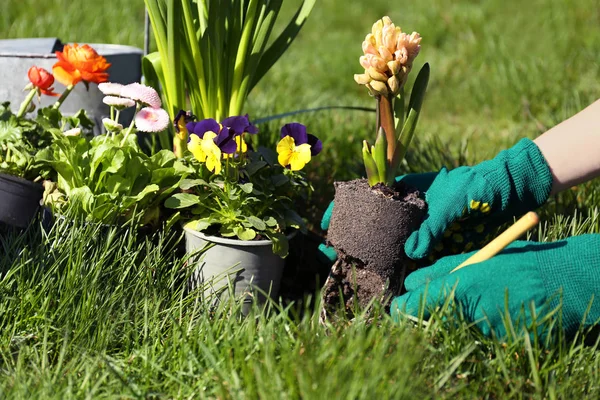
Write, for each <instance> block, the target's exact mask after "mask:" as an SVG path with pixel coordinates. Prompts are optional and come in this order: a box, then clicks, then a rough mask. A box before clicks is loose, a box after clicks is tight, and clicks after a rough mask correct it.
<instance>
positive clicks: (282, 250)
mask: <svg viewBox="0 0 600 400" xmlns="http://www.w3.org/2000/svg"><path fill="white" fill-rule="evenodd" d="M267 236H268V237H269V239H271V241H272V242H273V253H275V254H277V255H278V256H279V257H281V258H285V257H286V256H287V255H288V251H289V243H288V239H287V237H285V235H284V234H282V233H271V234H268V235H267Z"/></svg>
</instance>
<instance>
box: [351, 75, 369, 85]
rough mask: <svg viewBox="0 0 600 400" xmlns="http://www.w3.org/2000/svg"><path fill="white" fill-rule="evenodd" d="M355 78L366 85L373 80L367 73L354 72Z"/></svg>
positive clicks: (360, 83) (357, 81)
mask: <svg viewBox="0 0 600 400" xmlns="http://www.w3.org/2000/svg"><path fill="white" fill-rule="evenodd" d="M354 80H355V81H356V83H358V84H359V85H366V84H367V83H369V82H371V77H370V76H369V75H367V74H354Z"/></svg>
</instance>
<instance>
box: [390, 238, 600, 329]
mask: <svg viewBox="0 0 600 400" xmlns="http://www.w3.org/2000/svg"><path fill="white" fill-rule="evenodd" d="M471 255H472V253H468V254H460V255H455V256H449V257H445V258H442V259H440V260H439V261H438V262H436V263H435V264H434V265H432V266H431V267H427V268H423V269H420V270H418V271H415V272H413V273H412V274H410V275H409V276H408V277H407V278H406V281H405V282H404V285H405V286H406V290H407V293H405V294H404V295H402V296H399V297H396V298H395V299H394V300H393V301H392V305H391V308H390V313H391V315H392V317H393V318H394V319H395V320H398V319H399V318H401V312H405V313H407V314H410V315H413V316H418V315H419V311H422V312H423V313H424V314H423V317H424V318H429V316H430V310H431V309H432V308H434V307H436V306H441V305H443V304H444V301H445V300H446V298H447V296H449V295H451V291H452V290H453V289H454V294H453V295H454V301H455V303H456V304H457V305H458V306H459V308H460V309H462V312H463V315H464V316H465V318H466V319H467V320H469V321H471V322H476V323H477V326H478V327H479V328H480V329H481V331H482V333H483V334H485V335H490V334H491V331H492V330H493V331H494V333H495V334H496V336H497V337H504V336H505V334H506V330H505V326H504V322H503V317H504V315H506V314H505V312H506V308H505V299H506V295H508V299H507V305H508V309H507V311H508V314H509V315H510V317H511V320H512V321H513V324H515V328H516V329H520V327H522V326H524V324H529V323H530V322H531V311H530V303H531V302H533V303H534V304H535V314H536V319H537V320H538V321H540V320H541V319H542V318H543V317H544V316H545V315H547V314H548V313H549V312H551V311H552V310H553V309H555V308H556V307H557V306H558V305H559V304H560V302H561V295H560V291H561V290H562V328H563V330H564V331H565V333H566V334H567V336H572V335H573V334H574V333H575V332H576V331H577V329H578V328H579V326H580V324H581V322H582V321H583V318H584V314H585V312H586V310H587V307H588V305H589V303H590V301H591V300H592V298H593V297H594V295H595V298H594V299H593V303H592V306H591V309H590V311H589V314H588V315H587V317H586V320H585V323H584V325H586V326H591V325H593V324H595V323H598V322H599V319H600V296H599V294H600V235H598V234H595V235H582V236H576V237H572V238H569V239H567V240H563V241H558V242H551V243H536V242H514V243H512V244H511V245H510V246H508V247H507V248H506V249H505V250H504V251H502V252H501V253H500V254H498V255H497V256H495V257H493V258H491V259H489V260H487V261H483V262H481V263H477V264H473V265H468V266H466V267H464V268H462V269H460V270H458V271H456V272H454V273H452V274H450V271H451V270H453V269H454V268H455V267H457V266H458V265H460V264H461V263H462V262H463V261H464V260H466V259H467V258H469V257H470V256H471ZM421 306H423V307H424V308H423V307H421ZM523 317H524V318H523Z"/></svg>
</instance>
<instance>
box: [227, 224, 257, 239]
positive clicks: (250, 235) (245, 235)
mask: <svg viewBox="0 0 600 400" xmlns="http://www.w3.org/2000/svg"><path fill="white" fill-rule="evenodd" d="M233 231H234V232H235V234H236V235H237V237H238V238H239V239H240V240H252V239H254V238H255V237H256V231H255V230H254V229H250V228H244V227H241V226H236V227H235V228H233Z"/></svg>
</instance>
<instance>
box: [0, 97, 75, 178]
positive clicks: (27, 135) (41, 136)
mask: <svg viewBox="0 0 600 400" xmlns="http://www.w3.org/2000/svg"><path fill="white" fill-rule="evenodd" d="M75 118H76V117H73V118H70V119H68V120H61V118H60V113H59V112H58V111H56V110H55V111H54V112H52V111H51V109H49V108H44V109H41V110H39V111H38V115H37V117H36V119H27V118H25V117H20V118H19V117H17V116H16V115H15V114H13V113H12V112H11V110H10V104H9V103H8V102H6V103H3V104H2V105H0V172H2V173H6V174H9V175H13V176H18V177H21V178H25V179H27V180H30V181H33V180H35V179H37V178H39V176H40V175H45V174H46V173H47V171H43V170H42V169H41V167H40V165H38V164H37V163H36V162H35V154H36V152H37V151H39V150H40V149H43V148H45V147H46V146H48V145H49V144H50V143H51V142H52V135H51V134H50V133H49V131H48V128H49V127H53V128H55V129H58V127H59V125H60V124H61V123H62V124H64V125H67V124H73V123H75V121H74V119H75ZM77 122H78V121H77Z"/></svg>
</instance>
